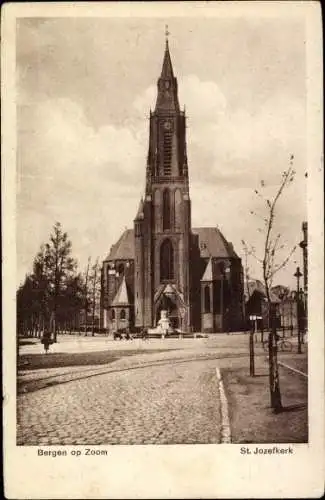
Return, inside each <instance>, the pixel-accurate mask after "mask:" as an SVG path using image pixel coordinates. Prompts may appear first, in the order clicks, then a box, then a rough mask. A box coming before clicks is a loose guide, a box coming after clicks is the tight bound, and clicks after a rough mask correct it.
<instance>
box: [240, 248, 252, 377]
mask: <svg viewBox="0 0 325 500" xmlns="http://www.w3.org/2000/svg"><path fill="white" fill-rule="evenodd" d="M241 243H242V246H243V250H244V257H245V267H244V275H245V278H244V279H245V285H246V294H247V302H248V301H249V299H250V296H251V293H250V288H249V267H248V257H249V255H251V253H252V249H249V248H248V246H247V244H246V243H245V241H244V240H241ZM245 319H246V322H247V320H248V318H247V310H246V306H245ZM250 326H251V327H250V330H249V374H250V376H251V377H254V376H255V352H254V329H253V325H250Z"/></svg>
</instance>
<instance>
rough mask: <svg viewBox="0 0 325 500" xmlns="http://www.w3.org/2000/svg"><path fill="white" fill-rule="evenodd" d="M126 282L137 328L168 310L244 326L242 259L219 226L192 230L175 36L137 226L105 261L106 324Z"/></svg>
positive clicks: (181, 323) (199, 322)
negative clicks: (174, 64)
mask: <svg viewBox="0 0 325 500" xmlns="http://www.w3.org/2000/svg"><path fill="white" fill-rule="evenodd" d="M123 283H124V285H123V286H124V287H125V289H126V291H127V292H126V295H127V297H124V298H123V300H124V302H123V304H122V305H123V309H124V310H126V311H127V317H128V326H129V328H130V329H141V328H150V327H152V326H156V325H157V322H158V321H159V318H160V313H161V310H167V311H168V317H169V319H170V322H171V324H172V325H173V326H174V327H175V328H179V329H181V330H182V331H191V330H192V331H193V330H195V331H200V330H201V331H209V332H214V331H224V330H235V329H239V328H240V327H241V325H242V320H243V280H242V266H241V260H240V259H239V257H238V256H237V255H236V253H235V252H234V249H233V247H232V245H231V243H228V242H227V241H226V239H225V238H224V237H223V235H222V234H221V233H220V231H219V230H218V229H217V228H198V229H192V225H191V200H190V191H189V176H188V162H187V148H186V116H185V111H182V110H181V109H180V106H179V101H178V87H177V79H176V78H175V76H174V73H173V68H172V63H171V58H170V53H169V47H168V41H166V48H165V54H164V60H163V66H162V71H161V75H160V77H159V79H158V92H157V101H156V107H155V110H154V111H153V112H151V111H150V119H149V151H148V157H147V166H146V184H145V193H144V197H143V198H142V199H141V201H140V204H139V209H138V212H137V215H136V217H135V219H134V229H133V230H126V231H125V232H124V233H123V234H122V236H121V238H120V240H119V241H118V242H117V243H116V244H115V245H113V246H112V248H111V250H110V253H109V255H108V257H107V258H106V259H105V261H104V262H103V267H102V326H103V327H104V328H108V329H116V328H117V326H118V325H117V323H116V313H117V312H118V311H117V309H118V308H120V307H122V306H118V305H117V299H116V296H117V295H118V294H119V293H120V292H119V290H120V288H121V286H122V284H123ZM207 290H208V292H207ZM208 294H209V299H208V298H207V297H208ZM124 295H125V294H124ZM126 302H127V303H126ZM113 311H114V312H113ZM112 315H113V316H115V317H114V318H112Z"/></svg>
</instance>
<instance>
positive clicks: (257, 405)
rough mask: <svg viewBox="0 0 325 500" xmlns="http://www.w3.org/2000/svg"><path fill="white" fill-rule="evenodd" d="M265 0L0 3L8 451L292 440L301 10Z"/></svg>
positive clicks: (302, 364)
mask: <svg viewBox="0 0 325 500" xmlns="http://www.w3.org/2000/svg"><path fill="white" fill-rule="evenodd" d="M220 3H221V2H212V4H216V7H218V6H219V4H220ZM254 3H255V2H254ZM263 3H264V2H256V4H258V6H259V11H260V15H248V14H249V13H251V9H250V8H248V7H249V6H248V4H250V2H247V3H246V2H243V5H245V4H247V11H246V12H247V15H245V9H242V10H241V13H239V15H233V14H234V9H232V7H234V3H232V2H230V3H229V4H228V9H227V8H222V9H221V10H220V12H219V15H218V9H217V11H216V14H215V15H204V12H205V10H204V9H207V6H204V4H203V3H202V4H200V3H199V2H197V3H194V6H196V11H195V9H194V10H193V9H190V7H189V10H190V12H189V14H188V15H186V14H184V15H181V14H178V13H177V12H179V11H177V12H176V10H175V9H176V6H175V5H174V3H172V4H171V6H170V8H169V9H168V8H166V9H165V10H164V13H163V15H156V13H155V9H154V8H153V7H154V5H153V6H151V9H149V8H147V10H145V8H144V6H142V8H140V5H138V10H136V6H135V8H133V15H127V13H126V12H127V11H126V9H123V7H125V6H121V8H120V9H117V7H116V9H117V11H118V10H119V12H117V13H116V14H114V9H113V6H114V4H111V5H110V6H108V5H107V9H108V10H107V11H106V12H105V4H103V5H102V10H103V12H104V15H103V16H101V15H99V14H98V13H97V11H96V10H94V12H92V13H89V15H88V14H87V12H86V11H85V12H84V14H83V15H78V12H77V11H78V8H79V7H80V6H77V7H75V10H74V9H73V8H70V10H69V11H67V13H66V15H62V14H61V13H60V14H59V11H58V14H56V11H55V9H53V10H52V11H51V9H50V10H49V14H48V15H42V14H39V13H37V14H36V13H35V14H34V15H33V10H31V11H30V14H28V12H27V14H25V15H22V16H17V17H15V18H14V20H12V21H11V23H12V22H14V27H13V26H12V25H11V29H12V30H13V32H14V37H15V44H14V50H13V51H12V54H13V57H14V59H13V61H14V63H13V64H14V76H15V78H14V95H15V102H14V109H15V129H14V130H12V131H11V132H12V133H13V134H14V136H15V139H14V143H15V152H14V156H13V162H14V165H12V167H11V168H12V169H13V170H14V174H12V175H13V176H14V177H13V184H14V188H13V191H12V192H13V195H14V196H13V197H14V201H12V204H13V205H14V209H15V222H14V229H13V233H14V238H15V246H12V247H11V248H12V251H9V253H12V255H11V256H10V258H11V259H12V262H13V265H14V266H15V270H14V272H13V273H12V274H11V275H10V276H11V283H12V284H11V288H12V289H15V297H14V299H13V300H14V304H15V305H14V308H15V313H14V314H15V317H14V320H13V322H12V323H11V336H12V342H14V344H11V345H12V346H14V348H13V351H14V352H13V356H14V357H13V358H12V367H14V371H15V374H14V378H15V391H16V397H15V400H16V402H15V415H13V416H12V418H13V420H12V422H11V425H13V423H14V422H15V426H14V427H15V429H14V435H15V447H16V449H17V450H22V453H25V452H24V450H27V451H28V449H33V450H36V451H35V452H34V455H35V456H36V454H37V457H44V460H45V459H46V457H51V458H52V459H56V458H57V457H59V458H60V456H65V455H70V454H72V455H73V454H75V455H78V453H79V452H78V451H77V450H79V449H80V450H82V451H80V454H82V455H90V456H94V457H101V460H104V459H105V457H106V456H108V455H110V453H111V450H112V449H113V448H118V446H116V445H134V446H132V447H131V450H132V449H133V450H135V453H136V450H137V448H141V447H139V446H137V445H185V447H184V448H182V450H183V451H182V453H183V454H186V453H187V451H186V449H189V450H190V449H191V447H190V446H188V445H223V444H228V445H230V446H231V447H234V450H237V452H236V453H237V459H238V460H239V458H240V457H241V456H242V460H245V456H247V458H246V460H249V459H250V457H249V455H255V456H256V459H257V457H260V456H262V455H268V457H269V459H271V456H272V457H282V460H285V457H287V458H286V460H289V456H290V455H294V454H295V453H296V451H295V446H296V445H299V444H300V445H304V444H305V445H308V444H309V445H310V444H311V437H310V436H311V434H310V432H311V430H310V429H311V411H312V408H311V406H310V401H311V398H312V396H311V393H310V391H311V384H310V364H311V356H312V354H311V351H310V345H312V342H314V341H315V331H312V329H311V325H312V324H313V323H312V321H310V318H311V316H312V314H313V312H310V308H311V306H310V304H311V300H312V299H311V295H313V293H316V291H317V290H319V289H320V288H321V286H322V285H321V284H320V285H317V283H316V284H315V286H314V288H313V289H311V286H312V285H313V283H314V281H313V277H312V276H311V278H310V276H309V275H310V273H312V272H315V271H313V269H314V268H315V265H316V264H317V262H320V265H321V266H322V265H323V262H322V254H321V257H320V260H319V257H317V255H315V252H313V247H311V255H312V256H313V255H314V259H315V260H312V261H311V260H310V252H309V250H310V244H312V245H315V223H314V222H313V221H312V220H311V214H313V213H315V208H314V209H313V210H314V211H313V210H312V209H311V208H310V206H309V203H310V202H311V198H312V195H311V191H310V186H311V178H312V179H314V180H315V175H314V177H313V173H312V172H311V168H313V165H315V163H314V164H313V165H312V161H311V158H312V156H311V153H310V151H311V146H310V144H311V143H312V141H311V140H310V130H312V127H311V128H310V129H309V126H310V123H311V121H310V111H309V106H310V91H309V87H308V85H309V83H308V82H309V78H308V75H309V73H308V71H309V59H308V50H307V46H308V35H309V32H310V31H308V30H309V27H308V23H307V17H308V16H307V13H308V15H309V11H308V9H305V10H304V9H303V8H297V10H296V11H294V12H293V11H292V12H293V13H292V15H282V14H281V11H282V10H281V8H280V9H279V11H277V12H276V11H273V15H264V14H265V13H264V12H263V8H262V7H263ZM267 3H271V4H272V3H274V4H277V3H278V2H267ZM279 3H280V5H281V2H279ZM289 3H290V2H289ZM307 3H308V2H307ZM292 4H295V5H297V4H296V3H295V2H292ZM303 4H306V2H301V6H302V7H303V6H305V7H306V5H303ZM312 4H313V2H312ZM31 5H32V4H31ZM57 5H58V4H57ZM127 5H128V4H126V6H127ZM160 5H161V4H160ZM185 5H186V3H185ZM34 6H35V4H34ZM129 7H130V5H129ZM157 7H158V4H157ZM224 7H227V6H224ZM130 9H131V7H130ZM284 11H286V12H287V10H286V9H285V8H284ZM284 11H283V12H284ZM307 11H308V12H307ZM35 12H36V11H35ZM120 12H123V14H122V15H121V13H120ZM195 12H197V13H195ZM206 12H207V11H206ZM316 17H317V16H316ZM5 99H6V97H5ZM319 120H320V118H319ZM317 123H318V125H319V127H321V126H320V123H319V122H317ZM314 128H315V127H314ZM317 153H318V156H317V155H316V157H317V161H318V162H319V163H318V165H316V167H315V168H316V170H317V172H318V174H319V172H320V160H319V158H320V156H319V153H320V151H318V152H317ZM4 167H5V165H4ZM319 179H320V177H319V176H318V182H320V181H319ZM316 202H317V200H316ZM313 203H314V207H315V199H314V200H313ZM317 206H318V207H320V206H321V205H317ZM317 206H316V213H317ZM319 210H320V209H318V214H319V213H320V211H319ZM321 210H322V209H321ZM316 218H317V216H316ZM321 227H322V226H321ZM313 231H314V232H313ZM310 235H311V236H310ZM317 237H319V234H318V235H317ZM310 242H312V243H310ZM6 251H7V252H8V246H7V247H6ZM317 259H318V260H317ZM316 275H317V272H316ZM312 303H314V302H312ZM321 303H323V297H322V298H321ZM13 325H15V330H13ZM323 326H324V325H321V329H320V331H322V328H323ZM313 336H314V338H313ZM322 345H323V344H322V343H320V344H319V347H321V346H322ZM314 349H315V350H316V351H317V346H315V348H314ZM14 359H15V360H16V361H15V362H14ZM312 377H313V375H312ZM320 387H321V386H320ZM320 437H321V435H320ZM11 445H12V443H11ZM110 445H115V446H113V447H111V446H110ZM234 445H239V446H237V447H235V446H234ZM30 447H32V448H30ZM172 448H173V447H171V449H172ZM194 448H196V447H194ZM145 449H151V447H150V446H146V447H145ZM166 449H167V450H168V446H167V447H166ZM210 449H211V448H210ZM213 449H215V450H216V452H215V453H218V451H217V450H218V447H216V448H213ZM220 449H222V448H220ZM71 450H75V451H74V452H71ZM261 460H262V459H261ZM265 460H266V458H265ZM209 491H210V490H209ZM162 494H163V493H162ZM175 494H176V493H175ZM201 494H202V495H204V493H203V490H202V492H201ZM85 495H86V496H84V498H95V497H96V493H94V494H91V493H86V494H85ZM72 497H74V496H73V495H72V496H67V498H72ZM145 497H146V496H145V495H144V496H139V498H145ZM186 497H189V496H186ZM202 497H203V498H204V496H202ZM19 498H22V497H19ZM24 498H27V497H24ZM30 498H40V497H35V496H33V497H30ZM48 498H49V497H48ZM52 498H63V496H57V495H56V496H53V497H52ZM106 498H111V496H110V495H108V496H106ZM115 498H117V497H115ZM166 498H167V496H166Z"/></svg>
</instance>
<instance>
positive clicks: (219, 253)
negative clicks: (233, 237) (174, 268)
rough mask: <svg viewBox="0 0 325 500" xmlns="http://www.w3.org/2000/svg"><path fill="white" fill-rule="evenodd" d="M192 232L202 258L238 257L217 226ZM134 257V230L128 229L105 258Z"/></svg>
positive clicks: (199, 228) (125, 258)
mask: <svg viewBox="0 0 325 500" xmlns="http://www.w3.org/2000/svg"><path fill="white" fill-rule="evenodd" d="M192 232H193V233H194V234H197V235H198V237H199V248H200V256H201V257H202V258H210V257H217V258H228V259H231V258H235V259H236V258H237V259H238V255H237V254H236V252H235V251H234V249H233V246H232V244H231V243H229V242H228V241H227V240H226V239H225V237H224V236H223V234H222V233H221V232H220V231H219V229H217V228H215V227H197V228H193V229H192ZM118 259H121V260H132V259H134V230H133V229H126V230H125V231H124V232H123V234H122V236H121V237H120V239H119V240H118V241H117V242H116V243H115V244H114V245H112V247H111V249H110V252H109V254H108V256H107V257H106V259H105V260H118Z"/></svg>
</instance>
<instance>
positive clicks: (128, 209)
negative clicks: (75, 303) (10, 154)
mask: <svg viewBox="0 0 325 500" xmlns="http://www.w3.org/2000/svg"><path fill="white" fill-rule="evenodd" d="M166 23H167V24H168V27H169V31H170V36H169V47H170V52H171V58H172V63H173V68H174V73H175V75H176V77H177V79H178V84H179V100H180V104H181V106H182V107H184V106H185V108H186V114H187V117H188V129H187V146H188V161H189V175H190V195H191V200H192V226H193V227H198V226H211V227H215V226H217V227H219V229H220V230H221V231H222V232H223V234H224V236H225V237H226V238H227V239H228V241H231V242H232V243H233V245H234V248H235V250H236V252H237V253H238V255H239V256H240V257H243V255H244V254H243V248H242V244H241V240H242V239H244V240H245V241H246V242H247V243H248V244H250V245H253V246H254V247H255V248H256V251H257V253H258V255H261V251H262V245H263V234H261V233H260V232H259V231H258V228H259V227H261V226H260V219H259V218H258V217H256V216H254V215H252V214H251V211H254V212H256V213H257V214H258V215H259V216H260V217H263V216H264V214H265V213H266V212H265V208H264V205H263V203H262V201H261V199H260V198H258V197H256V196H255V194H254V190H255V189H256V188H259V187H260V183H261V181H264V183H265V188H263V189H262V191H263V192H265V194H266V196H274V195H275V194H276V192H277V190H278V188H279V184H280V182H281V178H282V172H283V171H284V170H285V169H287V168H288V166H289V158H290V155H292V154H293V155H294V168H295V170H296V176H295V180H294V182H293V183H292V184H291V185H290V187H289V188H288V189H287V190H286V191H285V193H284V195H283V197H282V198H281V199H280V201H279V204H278V208H277V212H276V228H275V229H276V232H280V233H281V234H282V238H283V243H284V250H283V252H284V253H283V255H281V254H280V255H279V259H280V260H281V258H282V257H284V256H285V255H286V254H287V253H288V252H289V251H290V249H291V248H292V247H293V246H294V245H296V244H299V242H300V241H301V239H302V231H301V224H302V221H303V220H306V217H307V209H306V205H307V204H306V182H307V181H306V177H305V173H306V171H307V168H308V165H307V156H306V62H305V25H304V20H303V18H300V17H299V16H296V17H292V18H288V17H286V18H281V17H277V16H274V17H272V18H264V19H262V18H261V19H259V18H256V17H254V18H249V17H247V18H246V17H243V16H242V17H240V18H235V17H229V18H227V17H225V16H223V17H222V18H218V17H215V18H208V17H207V18H205V17H204V16H198V17H195V18H194V17H189V18H185V17H182V18H180V17H171V18H170V19H168V18H167V19H166V18H148V17H147V18H140V17H139V18H132V19H129V18H112V17H110V18H90V17H89V18H87V17H83V18H77V17H76V18H73V17H70V18H21V19H19V20H18V21H17V31H16V36H17V38H16V81H17V87H16V89H17V93H16V96H17V249H18V250H17V278H18V283H17V284H19V283H20V282H22V281H23V279H24V277H25V275H26V273H28V272H30V271H31V269H32V261H33V258H34V256H35V254H36V253H37V251H38V249H39V247H40V245H41V244H42V243H43V242H45V241H47V240H48V238H49V235H50V233H51V229H52V227H53V224H54V223H55V222H56V221H60V222H61V224H62V226H63V228H64V230H66V231H67V232H68V234H69V236H70V238H71V241H72V248H73V255H74V256H75V257H76V258H77V259H78V262H79V266H80V269H83V268H85V267H86V264H87V259H88V256H91V257H92V258H93V259H95V258H96V257H99V259H100V260H103V259H104V258H105V256H106V255H107V254H108V253H109V249H110V247H111V245H112V244H113V243H115V241H116V240H117V239H118V238H119V236H120V234H121V232H122V231H123V230H124V229H125V228H126V227H132V226H133V219H134V217H135V215H136V211H137V206H138V204H139V200H140V197H141V195H142V194H143V191H144V181H145V166H146V157H147V148H148V115H149V109H150V107H151V108H153V107H154V103H155V97H156V84H157V79H158V77H159V74H160V70H161V65H162V61H163V53H164V46H165V34H164V31H165V24H166ZM297 265H302V255H301V250H300V249H299V248H298V250H297V251H296V252H295V253H294V256H293V259H292V260H291V261H290V263H289V264H288V265H287V266H286V268H285V269H284V270H283V271H281V272H280V273H279V274H278V277H277V279H276V280H275V283H274V284H284V285H288V286H294V283H295V280H294V278H293V273H294V272H295V269H296V266H297ZM249 268H250V275H251V276H252V277H256V278H261V268H260V264H258V262H257V261H256V260H255V259H253V258H250V260H249Z"/></svg>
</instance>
